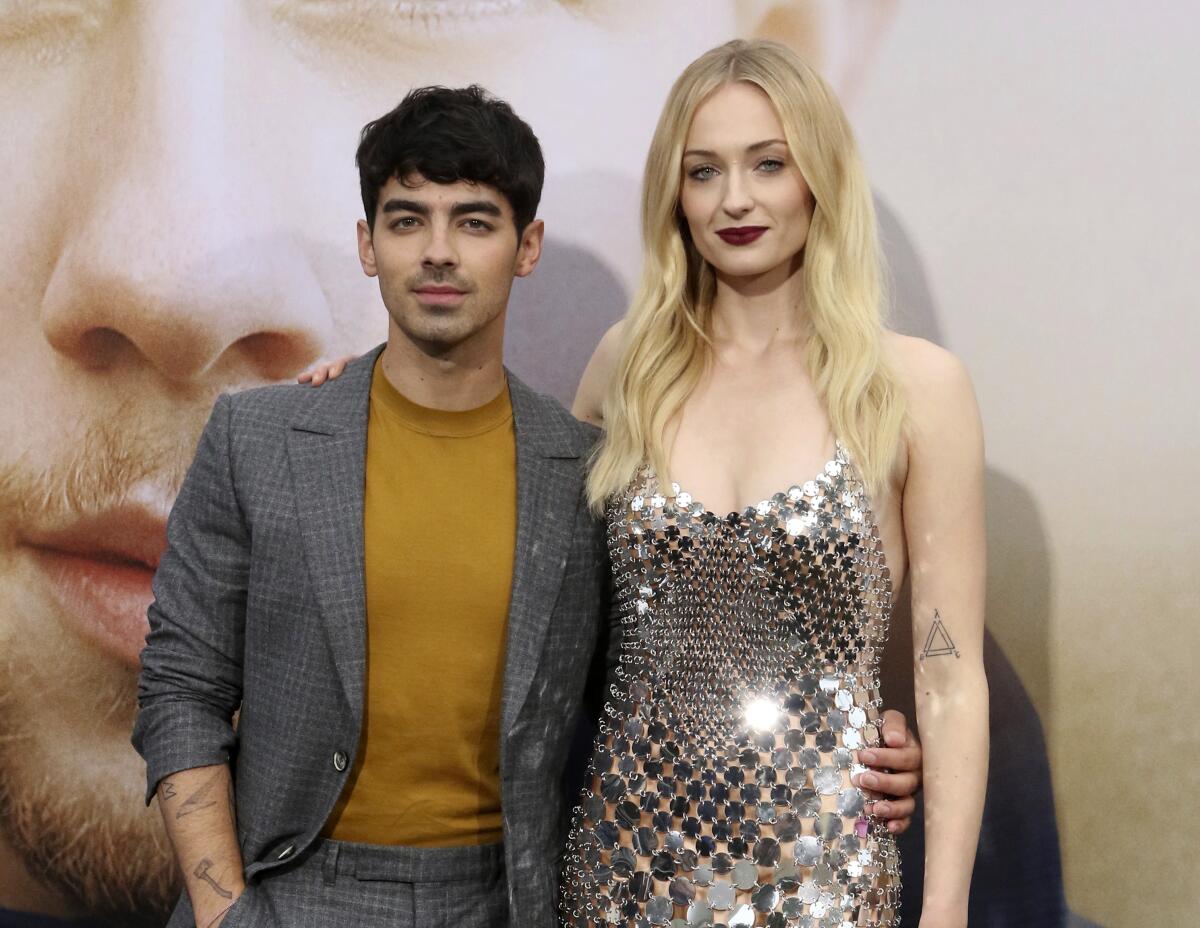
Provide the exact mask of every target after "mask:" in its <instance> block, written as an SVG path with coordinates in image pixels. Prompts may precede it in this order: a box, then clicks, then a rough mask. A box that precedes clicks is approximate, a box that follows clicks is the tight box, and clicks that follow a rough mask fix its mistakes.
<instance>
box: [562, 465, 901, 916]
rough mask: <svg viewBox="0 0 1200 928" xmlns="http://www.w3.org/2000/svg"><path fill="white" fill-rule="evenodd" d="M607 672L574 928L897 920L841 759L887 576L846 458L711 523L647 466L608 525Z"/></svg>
mask: <svg viewBox="0 0 1200 928" xmlns="http://www.w3.org/2000/svg"><path fill="white" fill-rule="evenodd" d="M608 545H609V551H610V554H611V556H612V562H613V571H614V573H615V575H616V590H617V592H616V595H617V597H618V604H619V608H620V610H621V619H622V642H621V658H620V664H619V667H618V669H617V672H616V678H615V681H614V682H613V684H612V686H611V698H610V699H609V702H608V704H607V705H606V707H605V712H604V717H603V718H602V720H601V730H600V735H599V737H598V738H597V741H596V748H595V752H594V754H593V757H592V761H591V767H590V772H589V778H588V783H589V785H588V787H587V788H586V789H585V790H584V793H583V796H582V800H581V803H580V805H579V806H577V807H576V809H575V812H574V816H573V821H572V828H571V833H570V838H569V841H568V845H567V850H566V859H565V861H564V874H563V889H562V897H561V901H560V916H561V922H562V924H563V925H565V926H572V928H598V926H609V925H632V926H637V928H643V926H651V925H655V926H658V925H667V926H671V928H687V926H701V925H710V924H720V925H737V926H751V925H766V926H771V928H850V926H863V925H874V926H882V925H887V926H891V925H896V924H897V923H898V921H899V918H898V915H897V912H898V908H899V888H900V878H899V858H898V856H897V853H896V845H895V842H894V840H893V839H892V838H891V836H890V835H889V834H888V833H887V830H886V828H885V827H884V826H883V825H882V823H880V822H877V821H876V820H874V819H873V818H872V817H871V816H870V815H869V805H868V801H869V799H870V798H871V797H869V796H867V795H866V794H865V793H864V792H863V791H862V790H860V789H859V788H858V787H856V786H854V785H853V784H852V783H851V780H850V778H851V775H852V774H853V773H855V772H856V771H859V770H862V769H865V768H862V767H860V766H858V764H857V759H856V754H855V751H856V749H858V748H862V747H867V746H869V745H875V744H878V743H879V724H880V722H879V707H880V699H879V683H878V672H877V663H878V658H879V649H880V648H881V646H882V644H883V642H884V639H885V638H886V634H887V625H888V618H889V615H890V611H891V580H890V576H889V572H888V567H887V564H886V562H885V559H884V555H883V548H882V545H881V544H880V540H879V533H878V528H877V525H876V523H875V518H874V515H873V513H872V511H871V508H870V502H869V499H868V497H867V493H866V490H865V488H864V486H863V483H862V481H861V478H860V476H859V475H858V473H857V471H856V469H855V468H854V466H853V463H852V462H851V460H850V457H849V454H848V452H847V451H846V449H845V448H844V447H843V446H842V445H841V444H839V445H838V446H837V453H836V456H835V457H834V458H833V459H832V460H830V461H829V462H828V463H827V464H826V465H825V467H824V469H823V470H822V472H821V473H820V474H819V475H817V477H815V478H814V479H813V480H809V481H807V482H806V483H804V484H802V485H797V486H793V487H791V488H789V489H788V490H787V491H786V492H782V493H777V494H775V495H774V496H773V497H772V498H770V499H767V500H763V501H762V502H760V503H759V504H758V505H757V506H754V507H750V508H748V509H746V510H745V511H744V512H741V513H736V512H735V513H730V514H729V515H728V516H726V517H724V518H721V517H718V516H717V515H715V514H714V513H712V512H709V511H708V510H706V509H705V508H704V506H703V505H702V504H701V503H700V502H698V501H695V500H693V499H692V497H691V495H690V494H688V493H687V492H685V491H683V490H681V489H680V488H679V487H678V485H674V486H672V487H671V488H670V493H667V492H666V488H660V487H659V485H658V483H657V481H656V479H655V477H654V475H653V473H651V472H650V471H648V470H646V471H643V472H642V473H641V474H640V475H639V476H638V478H637V479H636V480H635V481H634V483H633V484H632V485H631V486H630V487H629V488H628V489H627V490H626V492H625V493H624V494H623V495H622V496H621V497H620V498H619V499H618V500H616V501H615V502H614V504H613V506H612V507H611V508H610V510H609V518H608Z"/></svg>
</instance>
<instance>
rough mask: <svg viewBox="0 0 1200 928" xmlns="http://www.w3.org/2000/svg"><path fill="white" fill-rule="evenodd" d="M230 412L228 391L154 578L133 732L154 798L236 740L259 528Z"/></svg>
mask: <svg viewBox="0 0 1200 928" xmlns="http://www.w3.org/2000/svg"><path fill="white" fill-rule="evenodd" d="M230 416H231V400H230V398H229V397H228V396H221V397H219V398H218V399H217V403H216V406H215V407H214V409H213V412H212V415H211V417H210V418H209V420H208V424H207V425H206V426H205V428H204V432H203V434H202V435H201V437H200V445H199V447H198V449H197V451H196V458H195V460H194V461H193V462H192V466H191V468H190V469H189V470H188V473H187V477H186V478H185V479H184V482H183V486H182V488H181V489H180V492H179V496H178V498H177V499H176V501H175V505H174V507H173V508H172V510H171V515H170V517H169V518H168V520H167V548H166V551H165V552H164V554H163V557H162V561H161V562H160V563H159V566H158V570H157V572H156V573H155V575H154V586H153V590H154V602H153V603H152V604H151V606H150V610H149V618H150V633H149V635H148V636H147V637H146V647H145V649H144V650H143V651H142V670H141V676H140V677H139V679H138V715H137V721H136V723H135V725H134V730H133V745H134V747H135V748H136V749H137V750H138V752H139V753H140V754H141V755H142V757H144V758H145V760H146V779H147V786H146V802H147V804H149V802H150V800H151V798H153V796H154V792H155V790H156V789H157V787H158V783H159V781H160V780H161V779H162V778H163V777H166V776H169V775H170V774H172V773H176V772H178V771H180V770H188V769H191V768H193V767H203V766H208V765H211V764H222V763H228V762H229V760H230V756H231V752H232V749H233V746H234V743H235V739H236V736H235V733H234V728H233V716H234V713H235V712H236V711H237V709H238V707H239V706H240V704H241V700H242V644H243V634H244V627H245V616H246V587H247V582H248V576H249V564H250V533H249V530H248V528H247V525H246V520H245V518H244V516H243V513H242V510H241V507H240V506H239V504H238V500H237V494H236V488H235V486H234V478H233V468H232V463H231V442H230Z"/></svg>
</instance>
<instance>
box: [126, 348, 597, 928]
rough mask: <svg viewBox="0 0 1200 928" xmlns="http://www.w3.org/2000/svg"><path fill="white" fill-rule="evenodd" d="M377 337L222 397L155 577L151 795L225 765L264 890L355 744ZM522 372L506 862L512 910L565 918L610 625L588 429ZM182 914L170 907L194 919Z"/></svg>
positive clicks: (326, 798) (328, 796)
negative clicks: (333, 360) (568, 809)
mask: <svg viewBox="0 0 1200 928" xmlns="http://www.w3.org/2000/svg"><path fill="white" fill-rule="evenodd" d="M381 350H382V348H376V349H375V350H374V351H373V352H371V353H370V354H369V355H367V356H365V357H363V358H360V359H358V360H357V361H355V362H354V363H352V364H351V365H350V366H349V367H347V369H346V371H345V373H344V374H343V375H342V376H341V377H340V378H339V379H337V380H335V381H333V382H331V383H329V384H327V385H326V386H323V387H321V388H320V389H319V390H318V389H313V388H311V387H302V386H275V387H265V388H261V389H256V390H250V391H247V392H245V393H240V394H237V395H233V396H222V397H221V398H220V399H219V400H218V401H217V404H216V407H215V409H214V410H213V413H212V417H211V419H210V420H209V422H208V425H207V426H206V427H205V429H204V433H203V435H202V437H201V439H200V445H199V448H198V450H197V452H196V458H195V461H194V462H193V464H192V467H191V469H190V470H189V472H188V475H187V478H186V480H185V481H184V484H183V487H182V489H181V491H180V494H179V498H178V500H177V501H176V503H175V507H174V509H173V510H172V512H171V517H170V520H169V523H168V527H167V538H168V546H167V551H166V553H165V554H164V556H163V559H162V562H161V564H160V566H159V568H158V572H157V574H156V575H155V578H154V597H155V601H154V604H153V605H152V606H151V607H150V634H149V636H148V638H147V643H146V648H145V651H144V652H143V654H142V674H141V679H140V682H139V693H138V695H139V706H140V711H139V713H138V717H137V723H136V726H135V729H134V733H133V742H134V745H135V746H136V747H137V749H138V751H139V752H141V754H142V755H143V757H145V759H146V766H147V776H148V786H147V793H146V797H147V802H149V801H150V798H151V797H152V796H153V794H154V791H155V789H156V787H157V785H158V782H159V781H160V780H161V779H162V778H163V777H165V776H168V775H170V774H172V773H175V772H177V771H179V770H185V769H189V768H192V767H199V766H204V765H209V764H219V763H226V762H229V763H231V765H232V767H233V770H234V778H235V780H234V782H235V787H236V796H237V819H238V832H239V835H238V837H239V839H240V843H241V847H242V855H243V859H244V861H245V868H246V876H247V879H248V880H249V881H250V885H251V888H252V887H253V883H254V880H255V878H256V877H257V878H259V879H261V878H262V877H263V876H264V875H266V874H268V873H269V871H270V870H271V869H272V868H275V867H280V866H286V865H287V864H288V862H290V861H294V860H298V859H299V858H301V857H302V856H303V855H305V854H306V853H307V852H308V851H309V850H310V849H311V847H312V846H313V844H314V842H315V841H316V840H317V839H318V838H319V836H320V833H321V830H322V828H323V827H324V825H325V823H326V820H327V819H328V817H329V815H330V812H331V810H332V809H333V807H334V804H335V802H336V801H337V799H338V797H339V795H340V794H341V792H342V788H343V786H344V785H345V783H346V778H347V777H348V776H349V774H350V771H351V769H352V767H353V758H354V757H355V752H356V750H357V747H358V738H359V733H360V730H361V725H362V715H363V681H364V670H365V666H366V615H365V608H366V607H365V593H364V578H363V528H362V526H363V482H364V472H365V470H364V469H365V451H366V433H367V413H368V397H369V393H370V385H371V372H372V369H373V367H374V364H375V360H376V358H377V357H378V355H379V353H380V351H381ZM508 383H509V391H510V395H511V397H512V407H513V419H514V426H515V431H516V446H517V541H516V559H515V567H514V576H513V586H512V599H511V607H510V611H509V617H508V644H507V657H506V664H505V675H504V688H503V697H502V699H503V703H502V729H501V731H502V736H501V737H502V741H501V746H500V748H501V750H500V773H501V790H502V804H503V816H504V837H505V848H506V851H505V853H506V866H507V872H508V883H509V904H510V915H511V919H512V924H514V925H522V926H539V928H540V926H545V928H550V926H552V925H554V924H555V921H556V919H555V896H556V883H557V872H558V871H557V868H558V858H559V855H560V853H561V850H562V848H561V841H562V838H563V834H562V824H563V821H564V819H565V815H564V809H563V806H564V800H563V796H562V790H561V789H560V778H561V776H562V772H563V765H564V760H565V756H566V753H567V748H568V745H569V743H570V741H571V736H572V732H573V729H574V726H575V724H576V721H577V718H578V715H579V712H580V708H581V700H582V697H583V690H584V685H585V680H586V679H587V678H588V676H589V671H591V672H593V673H594V672H595V667H596V665H595V664H594V663H593V659H594V658H595V657H596V655H597V654H598V652H597V648H596V645H597V641H598V640H599V639H601V638H602V637H603V636H604V635H605V634H606V628H604V627H602V626H605V625H606V624H607V615H608V609H607V600H608V595H609V577H610V571H609V569H608V560H607V554H606V551H605V545H604V536H603V527H602V525H601V523H600V522H599V521H598V520H596V519H594V518H593V517H592V516H591V514H590V513H589V511H588V509H587V506H586V504H585V503H584V501H583V497H582V490H583V482H584V465H585V460H586V456H587V453H588V451H589V450H590V446H591V444H592V442H593V441H594V438H595V430H594V429H592V428H591V427H589V426H585V425H582V424H581V423H579V422H577V421H576V420H575V419H573V418H572V417H571V415H570V414H569V413H568V412H567V411H566V410H565V409H563V408H562V407H561V406H560V405H559V404H558V403H556V402H555V401H554V400H551V399H549V398H547V397H544V396H541V395H539V394H537V393H534V392H533V391H531V390H530V389H529V388H528V387H526V386H525V385H524V384H522V383H521V382H520V381H519V380H518V379H517V378H516V377H514V376H512V375H511V374H510V375H509V378H508ZM419 477H420V475H414V479H419ZM413 543H414V544H420V543H421V540H420V539H413ZM463 543H464V544H470V538H469V537H468V536H466V535H465V534H464V538H463ZM447 659H450V660H452V659H453V655H447ZM593 679H595V677H593ZM397 685H400V686H402V685H404V682H403V681H402V680H398V681H397ZM239 710H240V717H239V720H238V723H237V726H236V728H235V726H234V724H233V718H234V714H235V712H238V711H239ZM429 747H430V750H437V745H436V744H431V745H430V746H429ZM403 788H404V784H402V783H397V784H396V789H398V790H400V789H403ZM184 909H187V905H186V902H184V903H183V904H182V905H181V906H180V907H179V908H177V910H176V913H175V916H174V917H173V918H172V921H171V924H176V923H179V924H184V923H185V921H186V919H185V918H184V917H183V916H182V912H181V910H184ZM188 911H190V910H188ZM234 914H236V912H235V913H234ZM239 928H240V926H239Z"/></svg>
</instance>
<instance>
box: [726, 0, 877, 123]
mask: <svg viewBox="0 0 1200 928" xmlns="http://www.w3.org/2000/svg"><path fill="white" fill-rule="evenodd" d="M898 5H899V0H854V2H848V0H786V2H782V3H781V2H778V0H741V3H740V5H739V10H738V20H739V25H740V27H741V29H742V35H744V36H745V37H746V38H753V39H772V40H773V41H776V42H780V43H782V44H784V45H786V46H788V47H789V48H791V49H792V50H793V51H795V52H797V53H798V54H799V55H800V56H801V57H803V58H804V60H805V61H808V62H809V63H810V64H812V65H813V67H815V68H816V69H817V70H818V71H820V72H821V75H822V77H824V78H825V79H826V80H827V81H829V83H830V84H831V85H832V86H833V89H834V90H835V91H836V92H837V94H838V96H839V97H840V98H841V100H842V103H843V104H844V105H848V104H849V103H850V101H851V100H852V99H853V98H854V96H855V94H856V92H857V91H858V87H859V85H860V84H861V82H862V79H863V77H864V75H865V74H866V72H867V69H868V66H869V65H870V64H871V62H872V60H873V59H874V57H875V51H876V48H877V47H878V45H879V42H880V40H881V39H882V38H883V36H884V35H885V34H886V32H887V28H888V26H889V25H890V24H891V21H892V16H893V15H894V13H895V11H896V7H897V6H898Z"/></svg>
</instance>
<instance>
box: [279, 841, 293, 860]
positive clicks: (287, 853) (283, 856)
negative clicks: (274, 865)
mask: <svg viewBox="0 0 1200 928" xmlns="http://www.w3.org/2000/svg"><path fill="white" fill-rule="evenodd" d="M295 851H296V845H294V844H289V845H288V846H287V847H285V848H284V849H283V850H282V851H280V852H279V853H278V854H276V855H275V859H276V860H287V859H288V858H289V857H291V856H292V854H294V853H295Z"/></svg>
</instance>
